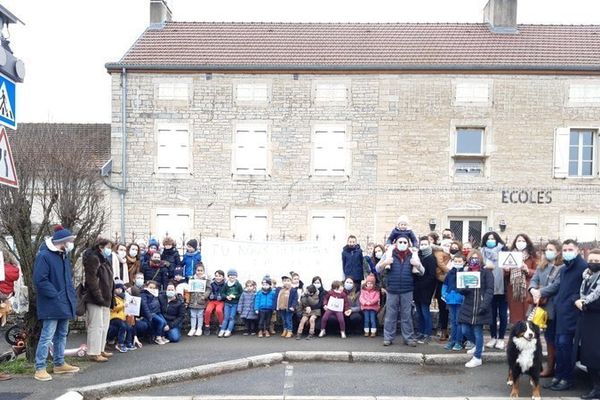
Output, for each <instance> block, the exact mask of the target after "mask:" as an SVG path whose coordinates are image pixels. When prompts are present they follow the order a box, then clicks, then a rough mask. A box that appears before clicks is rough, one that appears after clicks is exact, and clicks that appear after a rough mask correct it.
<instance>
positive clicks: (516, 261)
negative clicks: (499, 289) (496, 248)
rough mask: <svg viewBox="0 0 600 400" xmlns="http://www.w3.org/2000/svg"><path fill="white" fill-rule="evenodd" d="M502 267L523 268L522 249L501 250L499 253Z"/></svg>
mask: <svg viewBox="0 0 600 400" xmlns="http://www.w3.org/2000/svg"><path fill="white" fill-rule="evenodd" d="M498 265H499V266H500V268H521V267H522V266H523V253H521V252H520V251H501V252H500V254H499V255H498Z"/></svg>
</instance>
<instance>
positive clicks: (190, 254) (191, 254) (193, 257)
mask: <svg viewBox="0 0 600 400" xmlns="http://www.w3.org/2000/svg"><path fill="white" fill-rule="evenodd" d="M185 248H186V253H185V254H184V255H183V260H182V261H181V264H182V267H183V276H184V278H185V280H186V282H187V280H188V279H189V278H190V277H191V276H192V275H194V271H196V266H197V265H198V264H199V263H201V262H202V256H201V254H200V250H198V241H197V240H196V239H192V240H190V241H188V242H187V245H186V246H185Z"/></svg>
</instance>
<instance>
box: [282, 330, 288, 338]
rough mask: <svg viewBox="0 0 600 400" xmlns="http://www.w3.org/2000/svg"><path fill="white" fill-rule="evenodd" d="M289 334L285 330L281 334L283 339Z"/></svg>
mask: <svg viewBox="0 0 600 400" xmlns="http://www.w3.org/2000/svg"><path fill="white" fill-rule="evenodd" d="M287 333H288V330H287V329H284V330H283V332H281V337H286V336H287Z"/></svg>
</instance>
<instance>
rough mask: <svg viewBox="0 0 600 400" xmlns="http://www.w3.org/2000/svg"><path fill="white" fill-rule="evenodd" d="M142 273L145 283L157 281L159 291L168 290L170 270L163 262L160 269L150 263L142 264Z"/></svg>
mask: <svg viewBox="0 0 600 400" xmlns="http://www.w3.org/2000/svg"><path fill="white" fill-rule="evenodd" d="M142 272H143V273H144V281H146V282H148V281H156V283H158V289H159V290H161V289H166V287H167V285H168V284H169V268H168V267H167V266H166V265H165V264H164V263H163V262H161V263H160V265H159V266H158V267H154V266H153V265H152V263H150V262H148V263H147V264H142Z"/></svg>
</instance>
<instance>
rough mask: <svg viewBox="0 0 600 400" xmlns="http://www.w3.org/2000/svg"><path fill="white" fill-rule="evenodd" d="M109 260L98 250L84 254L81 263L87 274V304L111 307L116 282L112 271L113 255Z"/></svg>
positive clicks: (91, 249) (88, 250)
mask: <svg viewBox="0 0 600 400" xmlns="http://www.w3.org/2000/svg"><path fill="white" fill-rule="evenodd" d="M109 258H110V259H109V260H107V259H106V258H105V257H104V256H103V255H102V254H101V253H100V252H99V251H98V250H96V249H93V248H90V249H87V250H85V251H84V252H83V256H82V257H81V261H82V263H83V270H84V273H85V278H84V279H85V289H86V291H85V296H84V297H83V299H84V302H85V303H86V304H88V303H89V304H95V305H97V306H101V307H110V305H111V304H112V299H113V291H114V285H115V281H114V278H113V269H112V254H111V256H110V257H109Z"/></svg>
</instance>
